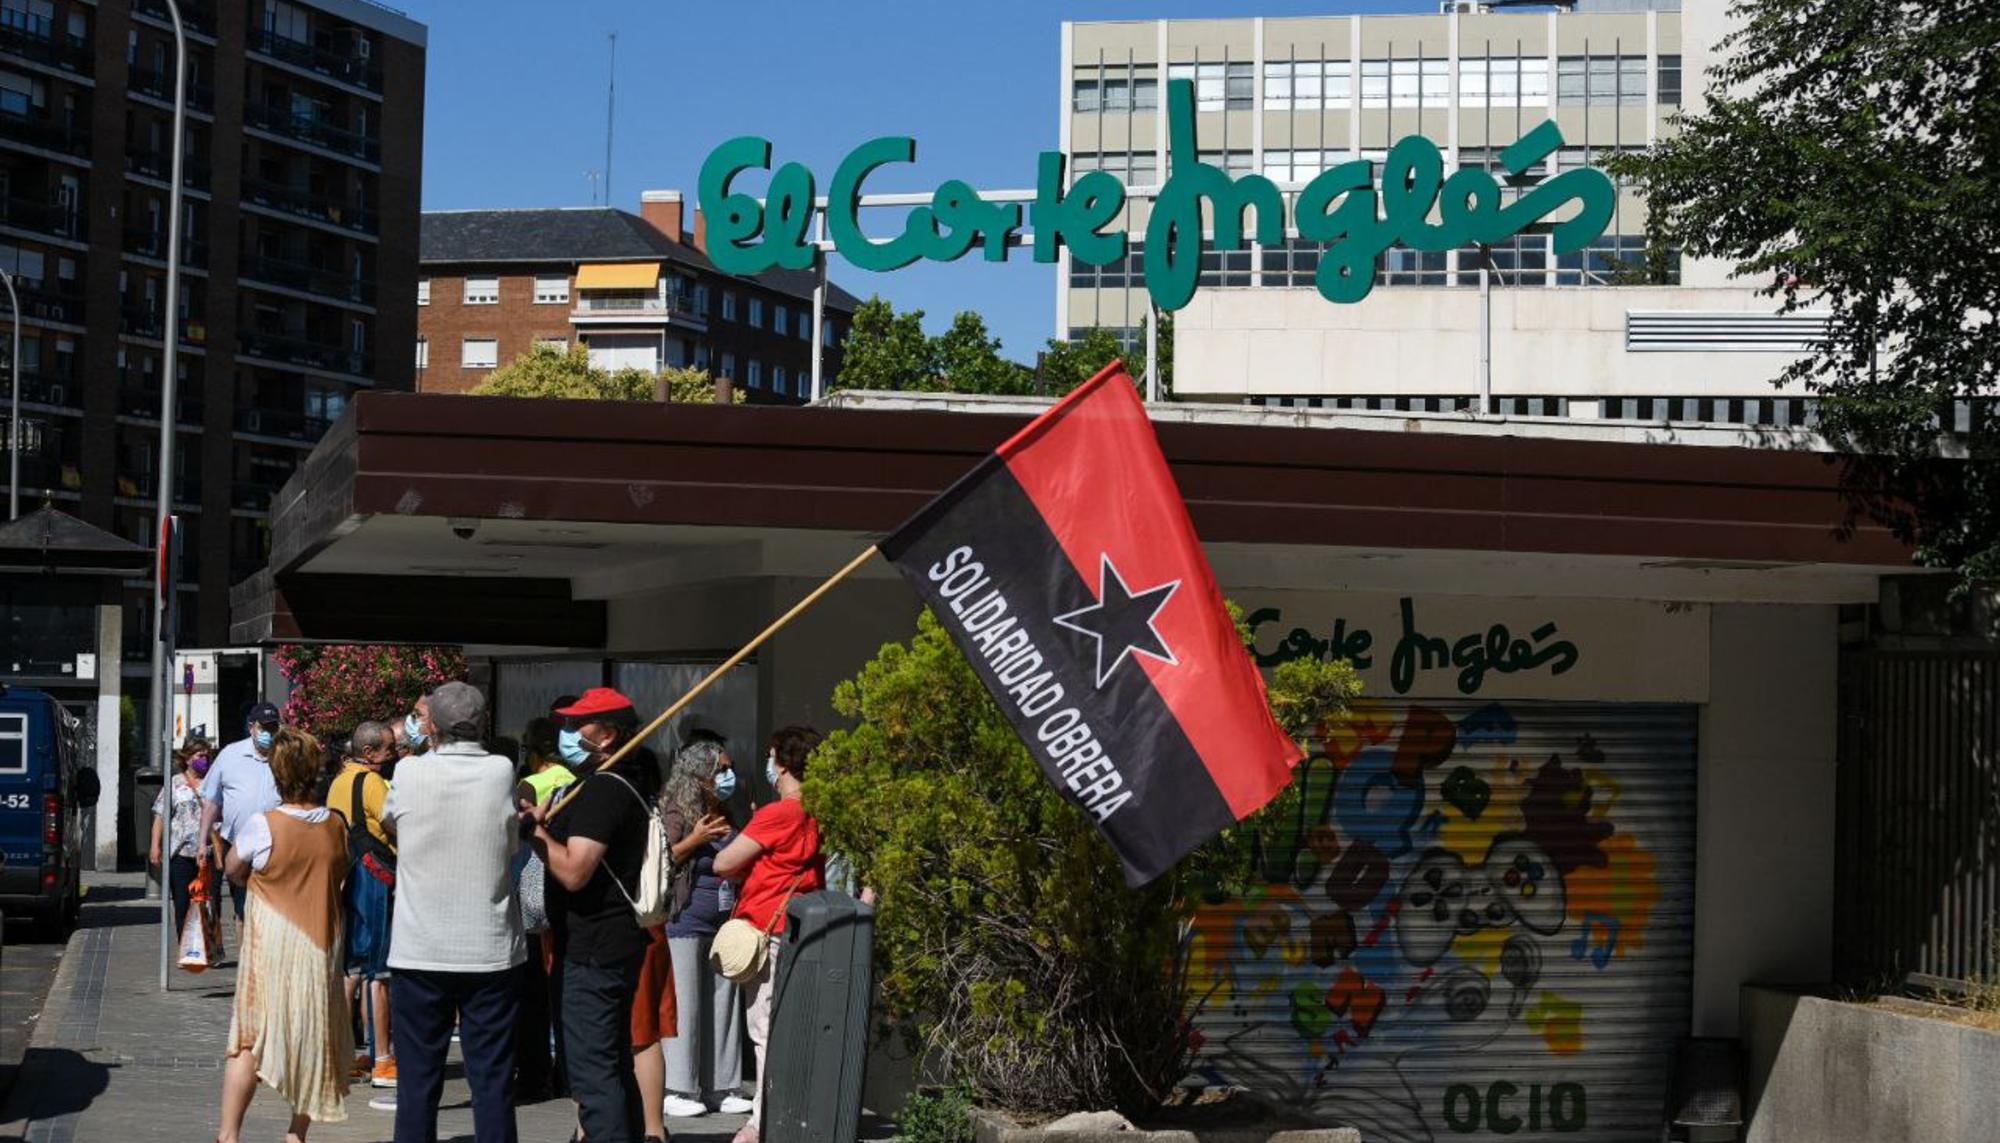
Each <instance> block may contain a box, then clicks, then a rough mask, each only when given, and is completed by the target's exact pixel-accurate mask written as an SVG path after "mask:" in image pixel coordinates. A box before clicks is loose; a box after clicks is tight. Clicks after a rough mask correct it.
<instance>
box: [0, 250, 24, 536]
mask: <svg viewBox="0 0 2000 1143" xmlns="http://www.w3.org/2000/svg"><path fill="white" fill-rule="evenodd" d="M0 284H5V285H6V287H7V305H8V307H9V308H10V309H11V310H12V312H13V314H14V351H13V353H12V354H11V355H10V356H9V357H8V358H7V373H8V376H9V377H11V378H12V380H13V389H14V392H13V396H12V397H10V398H9V399H8V405H9V407H8V410H7V518H8V519H9V520H19V519H20V518H21V298H20V295H18V294H16V293H15V292H14V275H12V274H9V273H8V272H7V271H6V269H5V268H0Z"/></svg>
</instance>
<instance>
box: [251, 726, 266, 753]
mask: <svg viewBox="0 0 2000 1143" xmlns="http://www.w3.org/2000/svg"><path fill="white" fill-rule="evenodd" d="M250 741H252V742H255V743H256V744H257V749H258V750H260V751H262V750H269V749H270V748H271V732H270V731H268V730H265V729H264V728H263V727H261V726H260V727H258V728H257V733H255V734H253V735H251V736H250Z"/></svg>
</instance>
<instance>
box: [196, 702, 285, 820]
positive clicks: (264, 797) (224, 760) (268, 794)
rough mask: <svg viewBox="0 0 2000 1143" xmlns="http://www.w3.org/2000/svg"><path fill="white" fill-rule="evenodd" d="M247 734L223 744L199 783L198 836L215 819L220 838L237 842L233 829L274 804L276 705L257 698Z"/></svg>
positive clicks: (276, 793) (276, 785)
mask: <svg viewBox="0 0 2000 1143" xmlns="http://www.w3.org/2000/svg"><path fill="white" fill-rule="evenodd" d="M245 729H246V730H247V731H248V732H249V734H248V737H245V738H242V739H239V740H237V741H235V742H232V743H230V744H229V745H227V746H225V747H223V748H222V751H221V753H219V754H217V755H216V756H215V764H214V765H212V766H210V767H209V768H208V777H207V778H205V779H203V780H202V783H201V800H202V810H201V831H202V832H201V836H203V837H206V836H207V835H208V831H209V829H211V828H212V827H213V826H214V825H215V823H216V822H217V821H220V822H221V823H222V840H224V841H226V842H229V843H230V844H231V845H234V844H235V843H236V831H237V829H238V828H239V827H240V826H241V825H242V824H243V822H244V821H245V820H246V819H248V818H249V817H250V815H252V814H261V813H263V812H264V811H266V810H269V809H272V808H274V807H276V806H277V804H278V802H279V800H280V799H279V797H278V783H277V782H276V780H274V779H273V778H272V777H271V762H270V757H269V756H270V751H271V738H272V736H273V735H275V734H277V732H278V708H277V707H275V706H273V705H271V704H270V703H267V702H260V703H258V704H257V705H256V706H254V707H251V708H250V717H249V719H248V720H246V722H245Z"/></svg>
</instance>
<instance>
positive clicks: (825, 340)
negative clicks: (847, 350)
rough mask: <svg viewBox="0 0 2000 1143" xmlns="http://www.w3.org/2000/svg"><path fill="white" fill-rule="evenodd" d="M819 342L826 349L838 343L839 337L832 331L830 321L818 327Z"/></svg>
mask: <svg viewBox="0 0 2000 1143" xmlns="http://www.w3.org/2000/svg"><path fill="white" fill-rule="evenodd" d="M819 343H820V344H821V345H824V346H826V347H827V348H828V349H832V348H834V347H835V346H837V345H839V344H840V337H839V335H837V334H835V333H834V330H833V323H832V322H830V321H829V322H827V323H825V324H823V325H821V326H820V327H819Z"/></svg>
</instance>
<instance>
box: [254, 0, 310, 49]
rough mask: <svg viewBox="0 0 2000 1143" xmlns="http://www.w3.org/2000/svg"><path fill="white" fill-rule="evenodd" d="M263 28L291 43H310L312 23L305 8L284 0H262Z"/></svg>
mask: <svg viewBox="0 0 2000 1143" xmlns="http://www.w3.org/2000/svg"><path fill="white" fill-rule="evenodd" d="M264 30H265V31H266V32H269V33H271V34H272V35H274V36H282V37H284V38H285V39H287V40H291V41H292V42H293V43H299V44H310V43H312V23H311V22H310V21H309V20H308V19H307V18H306V10H305V9H304V8H300V7H297V6H296V5H292V4H287V3H285V2H284V0H264Z"/></svg>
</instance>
